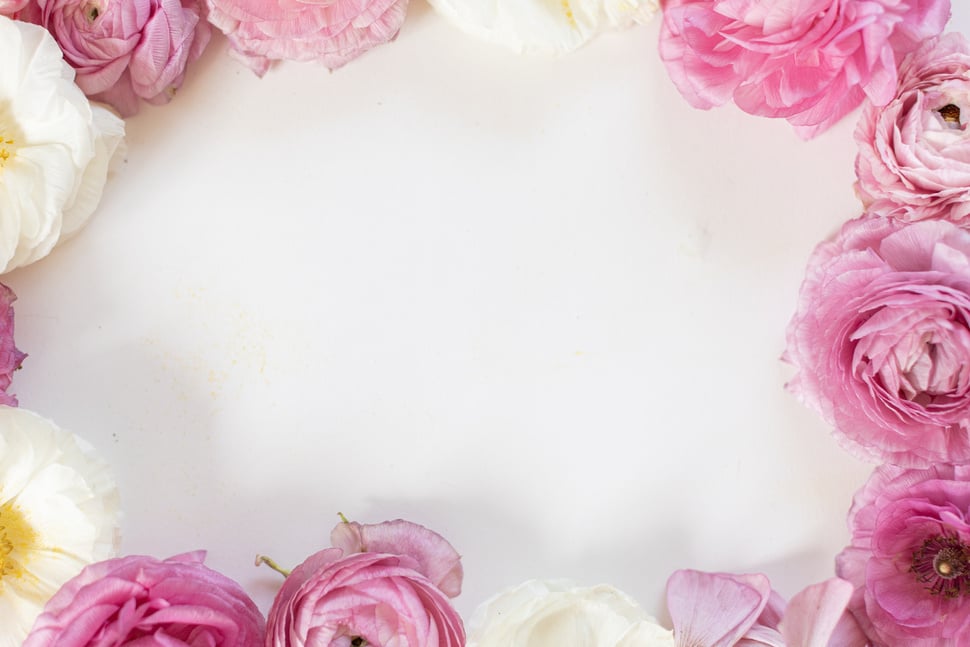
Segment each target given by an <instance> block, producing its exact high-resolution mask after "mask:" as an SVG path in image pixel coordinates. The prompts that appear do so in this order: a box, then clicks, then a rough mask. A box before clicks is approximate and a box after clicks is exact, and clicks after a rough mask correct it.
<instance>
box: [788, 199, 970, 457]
mask: <svg viewBox="0 0 970 647" xmlns="http://www.w3.org/2000/svg"><path fill="white" fill-rule="evenodd" d="M785 359H787V360H788V361H790V362H791V363H792V364H794V365H795V367H796V369H797V374H796V375H795V377H794V378H793V380H792V381H791V382H790V383H789V385H788V386H789V389H790V390H791V391H792V392H793V393H795V394H796V395H797V396H798V397H799V398H800V399H801V400H802V401H803V402H805V403H806V404H807V405H809V406H810V407H812V408H813V409H816V410H817V411H818V412H819V413H821V414H822V416H823V417H824V418H825V420H826V421H827V422H828V423H829V424H831V425H833V426H834V427H835V431H836V437H837V438H838V439H839V440H840V441H842V442H843V444H844V445H846V446H847V448H848V449H849V450H850V451H853V452H854V453H855V454H857V455H859V456H861V457H863V458H867V459H872V460H880V461H885V462H888V463H892V464H896V465H902V466H905V467H925V466H927V465H929V464H931V463H934V462H951V463H966V462H968V461H970V233H967V232H966V231H963V230H961V229H960V228H958V227H957V226H955V225H953V224H952V223H949V222H946V221H935V220H926V221H922V222H917V223H912V224H907V223H903V222H900V221H897V220H895V219H891V218H863V219H859V220H854V221H850V222H848V223H846V225H845V226H844V227H843V228H842V230H841V231H840V232H839V233H838V234H837V235H836V237H835V238H834V240H832V241H828V242H824V243H822V244H821V245H819V246H818V247H817V248H816V250H815V252H814V254H813V255H812V257H811V258H810V259H809V262H808V269H807V272H806V278H805V281H804V283H803V284H802V288H801V294H800V296H799V304H798V309H797V311H796V313H795V315H794V317H793V318H792V321H791V323H790V324H789V327H788V348H787V350H786V356H785Z"/></svg>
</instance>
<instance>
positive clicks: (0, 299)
mask: <svg viewBox="0 0 970 647" xmlns="http://www.w3.org/2000/svg"><path fill="white" fill-rule="evenodd" d="M16 299H17V296H16V295H15V294H14V293H13V290H11V289H10V288H8V287H7V286H6V285H3V284H2V283H0V405H3V404H5V405H8V406H11V407H15V406H17V398H16V397H15V396H13V395H10V394H9V393H7V389H8V388H10V382H11V381H12V380H13V374H14V371H16V370H17V369H19V368H20V364H21V363H22V362H23V361H24V358H25V357H27V355H26V354H24V353H21V352H20V351H19V350H17V347H16V346H14V339H13V302H14V301H15V300H16Z"/></svg>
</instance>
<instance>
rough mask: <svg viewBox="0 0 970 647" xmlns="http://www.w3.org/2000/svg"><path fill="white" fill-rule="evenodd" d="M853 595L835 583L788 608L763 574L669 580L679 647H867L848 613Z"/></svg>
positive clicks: (679, 575) (691, 574)
mask: <svg viewBox="0 0 970 647" xmlns="http://www.w3.org/2000/svg"><path fill="white" fill-rule="evenodd" d="M851 594H852V586H851V584H849V583H848V582H845V581H843V580H839V579H831V580H827V581H825V582H822V583H821V584H815V585H812V586H810V587H808V588H807V589H805V590H803V591H801V592H800V593H798V594H796V595H795V597H793V598H792V599H791V602H789V603H787V604H786V603H785V601H784V600H783V599H782V597H781V596H780V595H778V593H777V592H775V591H774V590H772V588H771V584H770V583H769V581H768V578H767V577H766V576H764V575H761V574H757V575H733V574H730V573H703V572H701V571H692V570H681V571H676V572H674V574H673V575H671V576H670V579H668V580H667V608H668V610H669V611H670V618H671V620H672V621H673V624H674V640H675V642H676V644H677V647H731V646H732V645H750V646H757V645H771V646H775V647H784V645H798V646H799V647H829V646H831V647H862V646H863V645H865V644H866V640H865V636H863V635H862V633H861V632H860V630H859V627H858V625H857V624H856V623H855V621H854V620H853V619H852V617H851V616H849V615H848V614H846V613H845V609H846V605H847V604H848V602H849V597H850V595H851Z"/></svg>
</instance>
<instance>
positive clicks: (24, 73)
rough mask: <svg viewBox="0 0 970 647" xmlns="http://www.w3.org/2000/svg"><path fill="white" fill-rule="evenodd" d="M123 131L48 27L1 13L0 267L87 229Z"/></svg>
mask: <svg viewBox="0 0 970 647" xmlns="http://www.w3.org/2000/svg"><path fill="white" fill-rule="evenodd" d="M123 138H124V122H123V121H122V120H121V119H119V118H118V117H117V116H115V115H114V114H113V113H111V112H109V111H108V110H107V109H105V108H102V107H100V106H92V105H91V104H90V103H89V102H88V100H87V97H85V96H84V93H83V92H81V90H80V89H79V88H78V87H77V86H76V85H75V84H74V70H72V69H71V67H70V66H69V65H68V64H67V63H65V62H64V60H63V58H62V57H61V50H60V48H59V47H58V46H57V43H56V42H54V39H53V38H52V37H51V35H50V34H49V33H47V30H45V29H43V28H42V27H38V26H36V25H31V24H27V23H23V22H19V21H15V20H10V19H9V18H4V17H2V16H0V273H3V272H7V271H9V270H12V269H14V268H15V267H20V266H21V265H26V264H28V263H32V262H34V261H36V260H37V259H39V258H43V257H44V256H46V255H47V254H48V253H49V252H50V251H51V249H52V248H53V247H54V245H55V244H57V242H58V241H59V240H60V239H62V238H63V237H64V236H67V235H70V234H72V233H74V232H75V231H77V230H78V229H80V227H81V226H82V225H83V224H84V223H85V222H86V221H87V219H88V218H89V217H90V215H91V213H92V212H93V211H94V209H95V207H96V206H97V205H98V202H100V200H101V191H102V188H103V187H104V182H105V179H106V177H107V173H108V168H109V166H110V165H111V163H112V161H113V160H114V159H116V156H120V154H121V151H122V149H123V146H122V142H123Z"/></svg>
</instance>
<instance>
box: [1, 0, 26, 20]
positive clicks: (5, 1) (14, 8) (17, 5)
mask: <svg viewBox="0 0 970 647" xmlns="http://www.w3.org/2000/svg"><path fill="white" fill-rule="evenodd" d="M29 2H30V0H0V16H7V17H8V18H14V19H16V18H17V17H18V14H19V12H21V11H23V9H24V7H26V6H27V4H28V3H29Z"/></svg>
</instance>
